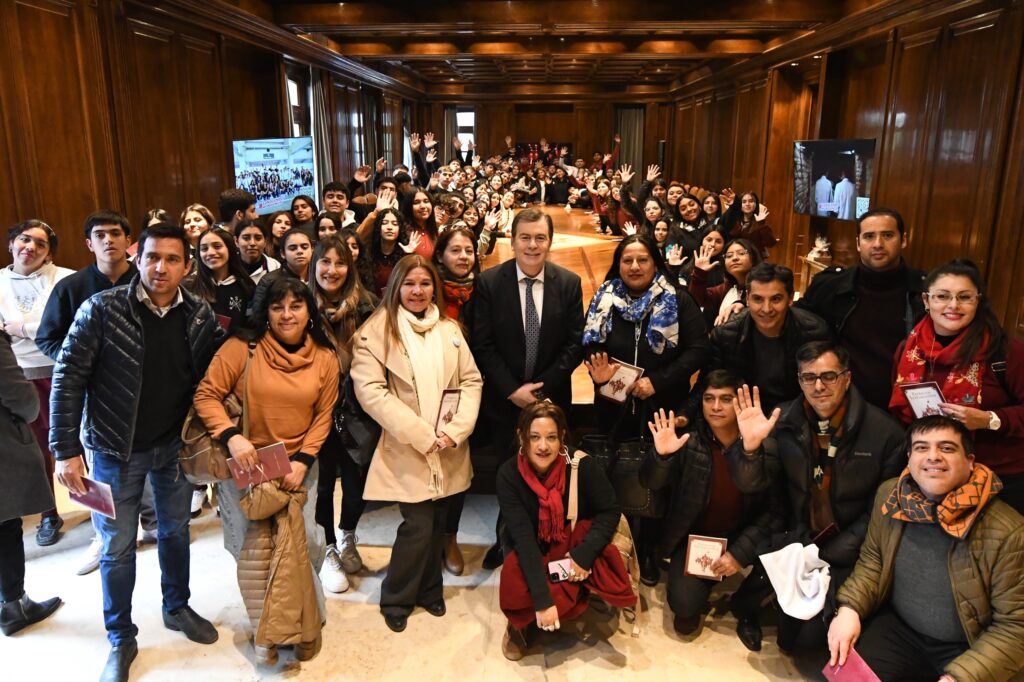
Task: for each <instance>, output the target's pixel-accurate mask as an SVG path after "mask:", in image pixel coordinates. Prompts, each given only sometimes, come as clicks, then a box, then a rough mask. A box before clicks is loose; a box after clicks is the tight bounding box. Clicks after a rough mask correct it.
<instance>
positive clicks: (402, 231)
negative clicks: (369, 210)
mask: <svg viewBox="0 0 1024 682" xmlns="http://www.w3.org/2000/svg"><path fill="white" fill-rule="evenodd" d="M388 215H393V216H395V219H396V220H397V221H398V239H396V240H395V250H394V251H392V252H391V253H389V254H386V253H384V249H383V248H382V247H381V243H382V242H381V238H380V226H381V224H382V223H383V222H384V216H388ZM408 239H409V232H408V229H407V228H406V225H405V219H404V218H403V217H402V214H401V213H399V212H398V211H397V210H396V209H393V208H385V209H384V210H383V211H381V212H380V213H378V214H377V217H376V218H375V219H374V221H373V236H372V237H370V260H371V261H372V262H373V263H375V264H376V263H388V262H392V261H395V260H397V259H395V255H396V252H397V255H398V257H399V258H401V257H402V256H403V255H405V252H404V251H402V249H401V248H399V246H398V245H399V244H404V243H405V242H407V241H408Z"/></svg>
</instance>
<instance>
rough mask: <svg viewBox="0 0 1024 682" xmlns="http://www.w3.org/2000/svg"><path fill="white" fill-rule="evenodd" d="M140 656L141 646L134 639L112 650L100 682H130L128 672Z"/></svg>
mask: <svg viewBox="0 0 1024 682" xmlns="http://www.w3.org/2000/svg"><path fill="white" fill-rule="evenodd" d="M138 655H139V645H138V644H137V643H136V642H135V640H134V639H132V640H128V641H127V642H122V643H121V644H118V645H117V646H115V647H111V648H110V655H109V656H107V664H106V665H105V666H103V674H102V675H100V682H128V671H129V670H131V668H132V661H134V660H135V657H136V656H138Z"/></svg>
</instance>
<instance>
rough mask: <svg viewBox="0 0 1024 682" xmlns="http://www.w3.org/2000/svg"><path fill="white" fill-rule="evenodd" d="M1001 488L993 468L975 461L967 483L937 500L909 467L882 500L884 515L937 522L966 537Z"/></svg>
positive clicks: (951, 533) (946, 529)
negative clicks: (918, 483)
mask: <svg viewBox="0 0 1024 682" xmlns="http://www.w3.org/2000/svg"><path fill="white" fill-rule="evenodd" d="M1002 488H1003V483H1002V481H1000V480H999V477H998V476H996V475H995V474H994V473H992V470H991V469H989V468H988V467H987V466H985V465H984V464H978V463H975V464H974V468H973V469H972V470H971V477H970V478H969V479H968V480H967V482H966V483H964V484H963V485H962V486H960V487H959V488H957V489H956V490H952V491H950V492H949V493H947V494H946V496H945V497H944V498H942V499H941V500H940V501H938V502H935V501H933V500H929V499H928V498H927V497H925V496H924V493H922V492H921V488H920V487H918V485H917V483H916V482H914V479H913V478H912V477H911V476H910V467H907V468H906V469H904V470H903V473H902V474H900V478H899V480H898V481H897V482H896V487H895V488H893V489H892V492H891V493H889V497H888V498H886V500H885V502H883V503H882V515H883V516H888V517H891V518H893V519H897V520H899V521H907V522H909V523H938V524H939V526H941V527H942V530H944V531H946V532H947V533H948V534H949V535H951V536H953V537H954V538H957V539H959V540H963V539H964V538H965V537H967V532H968V531H969V530H970V529H971V526H972V525H974V521H975V520H976V519H977V518H978V514H979V513H980V512H981V510H982V508H983V507H984V506H985V505H986V504H988V503H989V502H990V501H991V500H992V498H993V497H994V496H995V494H996V493H998V492H999V491H1000V490H1002Z"/></svg>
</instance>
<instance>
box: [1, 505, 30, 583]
mask: <svg viewBox="0 0 1024 682" xmlns="http://www.w3.org/2000/svg"><path fill="white" fill-rule="evenodd" d="M21 533H22V528H21V517H17V518H13V519H9V520H7V521H4V522H3V523H0V599H2V600H3V601H14V600H16V599H21V595H22V594H24V593H25V545H24V543H23V542H22V535H21Z"/></svg>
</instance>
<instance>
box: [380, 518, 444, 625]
mask: <svg viewBox="0 0 1024 682" xmlns="http://www.w3.org/2000/svg"><path fill="white" fill-rule="evenodd" d="M398 510H399V511H400V512H401V513H402V524H401V525H400V526H398V536H397V537H396V538H395V546H394V547H393V548H392V549H391V563H390V564H389V565H388V574H387V577H385V578H384V583H383V584H382V585H381V587H380V611H381V613H383V614H385V615H396V616H402V615H408V614H409V613H411V612H412V610H413V609H414V608H416V607H417V606H425V605H428V604H433V603H435V602H437V601H439V600H440V599H443V598H444V584H443V581H442V578H441V564H442V556H441V552H442V550H443V549H444V530H445V523H446V521H447V518H448V517H447V514H448V500H447V498H445V499H441V500H427V501H426V502H399V503H398Z"/></svg>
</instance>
